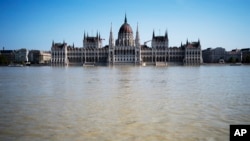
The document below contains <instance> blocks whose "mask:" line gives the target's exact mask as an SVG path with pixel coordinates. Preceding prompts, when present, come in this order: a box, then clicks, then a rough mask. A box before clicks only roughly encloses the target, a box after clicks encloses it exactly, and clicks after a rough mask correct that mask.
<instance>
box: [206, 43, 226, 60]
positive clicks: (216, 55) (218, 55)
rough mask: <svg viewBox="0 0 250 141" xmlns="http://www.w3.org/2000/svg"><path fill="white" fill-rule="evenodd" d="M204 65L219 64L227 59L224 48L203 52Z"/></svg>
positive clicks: (209, 49)
mask: <svg viewBox="0 0 250 141" xmlns="http://www.w3.org/2000/svg"><path fill="white" fill-rule="evenodd" d="M202 57H203V61H204V63H219V61H220V60H221V59H223V60H225V59H226V50H225V48H222V47H217V48H214V49H212V48H207V49H205V50H203V51H202Z"/></svg>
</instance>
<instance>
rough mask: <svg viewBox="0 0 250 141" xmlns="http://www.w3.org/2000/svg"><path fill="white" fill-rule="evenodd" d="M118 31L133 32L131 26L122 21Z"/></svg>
mask: <svg viewBox="0 0 250 141" xmlns="http://www.w3.org/2000/svg"><path fill="white" fill-rule="evenodd" d="M120 33H133V31H132V28H131V27H130V25H129V24H128V23H124V24H123V25H122V26H121V27H120V30H119V34H120Z"/></svg>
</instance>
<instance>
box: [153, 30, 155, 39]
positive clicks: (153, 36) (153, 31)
mask: <svg viewBox="0 0 250 141" xmlns="http://www.w3.org/2000/svg"><path fill="white" fill-rule="evenodd" d="M154 37H155V30H153V38H154Z"/></svg>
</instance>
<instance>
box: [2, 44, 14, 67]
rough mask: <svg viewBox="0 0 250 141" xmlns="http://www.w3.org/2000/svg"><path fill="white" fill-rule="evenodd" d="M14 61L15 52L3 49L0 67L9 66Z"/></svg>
mask: <svg viewBox="0 0 250 141" xmlns="http://www.w3.org/2000/svg"><path fill="white" fill-rule="evenodd" d="M14 61H15V54H14V50H5V49H4V47H3V49H2V50H1V51H0V65H8V64H10V63H12V62H14Z"/></svg>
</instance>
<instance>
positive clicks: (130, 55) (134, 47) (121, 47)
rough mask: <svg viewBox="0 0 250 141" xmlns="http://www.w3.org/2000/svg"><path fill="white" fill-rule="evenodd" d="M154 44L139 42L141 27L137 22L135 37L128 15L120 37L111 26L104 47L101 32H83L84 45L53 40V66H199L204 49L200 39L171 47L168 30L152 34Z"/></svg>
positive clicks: (121, 28)
mask: <svg viewBox="0 0 250 141" xmlns="http://www.w3.org/2000/svg"><path fill="white" fill-rule="evenodd" d="M150 41H151V47H148V46H147V45H146V44H144V45H141V44H140V36H139V29H138V25H137V29H136V35H135V38H134V36H133V30H132V28H131V26H130V25H129V24H128V22H127V17H126V15H125V20H124V23H123V24H122V25H121V27H120V29H119V32H118V38H117V39H116V40H114V37H113V31H112V25H111V28H110V35H109V44H108V45H106V46H104V47H102V38H101V36H100V33H97V35H96V36H94V37H93V36H92V37H90V36H88V34H87V35H86V34H85V33H84V38H83V47H74V44H73V45H67V44H66V43H65V42H63V43H54V42H53V43H52V47H51V57H52V58H51V63H52V65H72V64H79V65H94V64H98V63H102V64H107V65H117V64H135V65H141V64H157V63H162V64H165V65H167V64H171V63H174V64H175V63H178V64H184V65H200V64H201V63H202V62H203V60H202V52H201V45H200V41H199V40H198V42H188V41H187V42H186V44H184V45H182V44H181V46H179V47H169V39H168V33H167V32H165V35H164V36H155V33H154V31H153V36H152V40H150Z"/></svg>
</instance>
